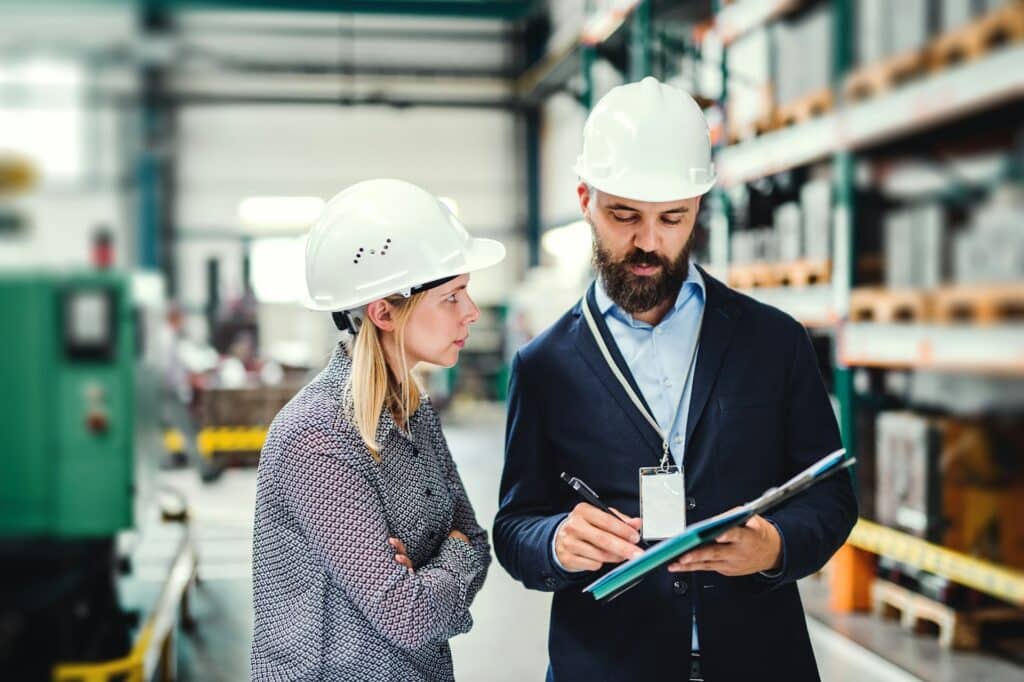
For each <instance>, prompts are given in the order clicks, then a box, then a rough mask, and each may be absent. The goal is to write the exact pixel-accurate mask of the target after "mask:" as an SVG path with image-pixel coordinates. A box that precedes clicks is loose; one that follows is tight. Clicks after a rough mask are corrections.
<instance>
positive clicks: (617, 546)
mask: <svg viewBox="0 0 1024 682" xmlns="http://www.w3.org/2000/svg"><path fill="white" fill-rule="evenodd" d="M623 525H624V524H623ZM627 528H628V526H627ZM575 531H576V537H577V538H578V539H580V540H583V541H584V542H586V543H588V544H591V545H593V546H595V547H597V548H599V549H602V550H604V551H605V552H609V553H611V554H613V555H614V556H615V561H622V560H623V559H632V558H633V557H634V556H638V555H640V554H642V553H643V550H641V549H640V548H639V547H637V546H636V545H634V544H632V543H629V542H626V541H625V540H623V539H622V538H620V537H619V536H617V535H614V534H612V533H609V532H607V531H604V530H602V529H601V528H599V527H595V526H588V525H586V524H581V525H580V526H579V527H578V528H576V529H575ZM630 532H631V533H634V534H635V531H633V530H632V529H630ZM638 539H639V538H638Z"/></svg>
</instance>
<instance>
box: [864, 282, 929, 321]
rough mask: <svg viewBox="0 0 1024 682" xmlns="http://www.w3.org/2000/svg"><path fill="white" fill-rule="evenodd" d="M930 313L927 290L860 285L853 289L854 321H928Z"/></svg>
mask: <svg viewBox="0 0 1024 682" xmlns="http://www.w3.org/2000/svg"><path fill="white" fill-rule="evenodd" d="M931 313H932V296H931V293H930V292H927V291H918V290H916V289H885V288H882V287H861V288H858V289H854V290H853V291H851V292H850V321H851V322H885V323H892V322H926V321H928V320H930V319H931Z"/></svg>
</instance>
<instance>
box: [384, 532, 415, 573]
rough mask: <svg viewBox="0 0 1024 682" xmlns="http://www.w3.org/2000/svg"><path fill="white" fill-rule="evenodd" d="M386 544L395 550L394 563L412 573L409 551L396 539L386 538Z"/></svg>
mask: <svg viewBox="0 0 1024 682" xmlns="http://www.w3.org/2000/svg"><path fill="white" fill-rule="evenodd" d="M388 544H390V545H391V546H392V547H393V548H394V549H395V561H396V562H397V563H399V564H401V565H403V566H405V567H406V568H407V569H409V572H410V573H412V572H413V568H412V561H411V560H410V559H409V551H408V550H407V549H406V548H405V543H404V542H402V541H401V540H399V539H398V538H388Z"/></svg>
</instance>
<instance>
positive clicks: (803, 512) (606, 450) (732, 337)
mask: <svg viewBox="0 0 1024 682" xmlns="http://www.w3.org/2000/svg"><path fill="white" fill-rule="evenodd" d="M701 274H702V275H703V276H704V279H705V282H706V285H707V302H706V306H707V307H706V310H705V315H704V324H703V328H702V330H701V336H700V351H699V355H698V359H697V365H696V369H695V375H694V384H693V393H692V398H691V404H690V412H689V421H688V424H687V434H686V436H687V444H686V460H685V469H686V494H687V502H688V505H687V506H688V507H689V510H688V512H687V521H688V522H690V523H693V522H695V521H699V520H701V519H704V518H707V517H709V516H712V515H714V514H717V513H719V512H722V511H725V510H726V509H729V508H731V507H733V506H735V505H738V504H741V503H743V502H746V501H747V500H749V499H751V498H753V497H756V496H758V495H760V494H761V493H762V492H764V490H766V489H767V488H769V487H771V486H773V485H777V484H778V483H780V482H782V481H784V480H785V479H786V478H788V477H789V476H791V475H793V474H794V473H796V472H797V471H799V470H801V469H803V468H805V467H807V466H808V465H810V464H811V463H812V462H814V461H815V460H817V459H818V458H820V457H822V456H824V455H826V454H828V453H829V452H832V451H833V450H835V449H837V448H839V447H840V438H839V431H838V428H837V426H836V420H835V417H834V415H833V413H832V408H831V405H830V403H829V399H828V395H827V394H826V391H825V387H824V385H823V383H822V380H821V374H820V372H819V369H818V366H817V362H816V358H815V354H814V351H813V349H812V347H811V344H810V340H809V339H808V337H807V333H806V331H805V330H804V328H803V327H802V326H801V325H800V324H799V323H797V322H796V321H794V320H793V319H792V318H791V317H789V316H787V315H785V314H784V313H782V312H780V311H778V310H776V309H775V308H772V307H770V306H766V305H764V304H761V303H758V302H756V301H754V300H753V299H751V298H749V297H747V296H743V295H741V294H739V293H737V292H735V291H732V290H731V289H729V288H728V287H726V286H725V285H723V284H722V283H721V282H718V281H717V280H715V279H714V278H712V277H710V276H709V275H707V273H705V272H703V271H702V273H701ZM598 323H599V324H603V320H601V319H600V318H599V319H598ZM602 333H603V334H604V335H605V338H606V341H607V342H608V345H609V347H610V348H611V350H612V353H613V355H615V359H616V362H617V363H618V364H619V366H620V367H621V368H624V369H625V372H624V373H625V374H626V375H627V377H629V378H630V379H631V375H630V374H629V373H628V368H626V366H625V363H624V362H623V360H622V357H621V355H620V354H618V350H617V348H616V347H615V345H614V342H613V341H612V338H611V335H610V334H609V333H608V330H607V328H606V327H602ZM634 385H635V384H634ZM637 393H639V391H637ZM660 454H661V443H660V441H659V439H658V436H657V434H656V433H655V432H654V431H653V429H652V428H651V427H650V425H649V424H648V423H647V422H646V421H645V420H644V418H643V417H642V416H641V415H640V413H639V412H638V411H637V409H636V408H635V407H634V406H633V404H632V403H631V402H630V400H629V398H628V397H627V395H626V393H625V391H624V390H623V389H622V387H621V386H620V385H619V383H618V382H617V381H616V379H615V377H614V375H613V374H612V372H611V371H610V370H609V368H608V366H607V365H606V364H605V361H604V359H603V357H602V356H601V353H600V351H599V350H598V347H597V344H596V343H595V342H594V339H593V337H592V336H591V334H590V330H589V329H588V327H587V324H586V320H584V319H583V317H582V314H581V311H580V307H579V304H577V305H576V306H575V307H574V308H573V309H572V310H570V311H569V312H568V313H566V314H565V315H564V316H563V317H562V318H561V319H560V320H558V321H557V322H556V323H555V324H554V325H552V326H551V327H550V328H549V329H547V330H546V331H545V332H544V333H543V334H541V335H540V336H538V337H537V338H535V339H534V340H533V341H531V342H530V343H529V344H527V345H526V346H524V347H523V348H522V349H521V350H520V351H519V353H518V354H517V356H516V359H515V361H514V363H513V368H512V382H511V389H510V396H509V413H508V428H507V433H506V449H505V468H504V472H503V474H502V479H501V500H500V508H499V510H498V515H497V517H496V519H495V521H494V547H495V551H496V554H497V557H498V560H499V561H500V562H501V564H502V566H504V567H505V570H507V571H508V572H509V573H510V574H511V575H512V576H513V577H514V578H515V579H517V580H519V581H521V582H522V583H523V584H524V585H525V586H526V587H528V588H531V589H537V590H546V591H553V592H554V593H555V594H554V599H553V601H552V607H551V622H550V630H549V636H548V653H549V657H550V667H549V670H548V679H549V680H557V682H564V681H567V680H569V681H572V680H581V681H585V682H596V681H598V680H630V681H639V680H658V681H659V682H660V681H661V680H665V679H686V677H685V675H686V671H687V670H688V658H689V649H690V629H691V620H690V619H691V613H692V609H694V608H695V609H696V616H697V626H698V632H699V635H700V644H701V657H702V661H703V663H702V665H703V671H704V674H705V676H706V677H707V679H709V680H714V681H715V682H722V681H725V680H753V679H787V680H816V679H818V672H817V666H816V664H815V661H814V654H813V652H812V651H811V646H810V640H809V637H808V634H807V626H806V623H805V620H804V613H803V607H802V605H801V603H800V596H799V594H798V592H797V587H796V581H797V580H798V579H799V578H802V577H804V576H806V575H808V574H810V573H813V572H815V571H817V570H818V569H820V568H821V567H822V566H823V565H824V564H825V562H826V561H827V560H828V559H829V557H831V556H832V554H833V553H834V552H835V551H836V550H837V549H838V548H839V547H840V546H841V545H842V543H843V542H844V541H845V539H846V537H847V535H848V534H849V532H850V530H851V528H852V527H853V524H854V522H855V521H856V518H857V504H856V500H855V498H854V492H853V487H852V485H851V481H850V477H849V476H846V475H840V476H834V477H832V478H831V479H828V480H827V481H825V482H823V483H822V484H820V485H817V486H815V487H813V488H811V489H810V490H808V491H806V492H804V493H803V494H801V495H799V496H797V497H796V498H793V499H792V500H790V501H789V502H787V503H786V504H785V505H783V506H781V507H779V508H777V509H776V510H774V511H773V512H772V513H770V514H768V515H767V518H768V519H769V520H771V521H772V522H774V523H775V524H776V526H777V527H778V528H779V530H780V532H781V535H782V538H783V546H784V550H783V551H784V562H783V571H782V574H781V576H779V577H778V578H774V579H768V578H765V577H763V576H761V575H756V574H755V575H751V576H742V577H734V578H730V577H725V576H722V575H720V574H718V573H712V572H697V573H683V574H670V573H669V572H668V571H667V570H666V569H659V570H657V571H655V573H654V574H652V575H650V576H648V577H647V578H646V579H645V580H644V581H642V582H641V583H640V584H639V585H637V586H636V587H634V588H632V589H631V590H629V591H628V592H626V593H625V594H623V595H622V596H620V597H618V598H617V599H615V600H613V601H611V602H608V603H598V602H595V601H594V599H593V597H591V596H590V595H589V594H583V593H582V592H581V591H580V590H581V588H582V587H584V586H585V585H587V584H588V583H589V582H591V581H592V580H594V578H595V577H596V576H597V575H598V574H599V573H598V572H583V573H573V574H570V573H567V572H565V571H562V570H560V569H559V568H558V566H557V565H556V564H555V563H554V561H553V557H552V555H551V540H552V537H553V534H554V532H555V529H556V527H557V526H558V524H559V523H560V522H561V521H562V519H563V518H565V516H566V515H567V514H568V512H569V511H570V510H571V509H572V507H573V506H575V505H576V504H577V503H578V502H579V499H578V498H577V497H575V496H574V494H573V493H572V491H570V490H569V488H568V487H567V486H566V485H565V483H563V482H562V481H561V480H559V474H560V473H561V472H562V471H566V472H569V473H570V474H571V475H573V476H579V477H580V478H582V479H583V480H585V481H586V482H587V483H589V484H590V486H591V487H592V488H594V489H595V490H596V491H597V493H598V494H599V495H600V496H601V498H602V499H603V500H605V501H606V502H608V503H609V504H611V505H612V506H614V507H617V508H618V509H621V510H622V511H624V512H626V513H628V514H630V515H632V516H638V515H639V511H640V509H639V498H638V487H639V484H638V475H637V469H638V468H639V467H642V466H653V465H656V464H657V463H658V460H659V458H660ZM609 568H610V567H607V566H606V567H605V569H603V570H608V569H609Z"/></svg>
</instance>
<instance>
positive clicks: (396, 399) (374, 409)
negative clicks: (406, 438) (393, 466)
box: [345, 292, 426, 463]
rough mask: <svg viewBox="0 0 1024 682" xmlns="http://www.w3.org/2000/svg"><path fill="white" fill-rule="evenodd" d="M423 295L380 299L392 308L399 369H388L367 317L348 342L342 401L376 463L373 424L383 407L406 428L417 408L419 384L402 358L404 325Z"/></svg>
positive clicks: (378, 334)
mask: <svg viewBox="0 0 1024 682" xmlns="http://www.w3.org/2000/svg"><path fill="white" fill-rule="evenodd" d="M425 294H426V292H421V293H418V294H415V295H413V296H411V297H409V298H405V297H404V296H402V295H394V296H389V297H387V298H385V299H384V300H386V301H387V302H388V303H390V304H391V307H392V319H393V320H394V322H395V332H394V333H395V346H396V348H397V351H398V358H396V360H397V361H398V362H399V363H400V365H399V367H398V368H397V369H398V370H399V371H397V372H392V371H390V370H389V368H388V363H387V357H386V356H385V354H384V346H383V344H382V343H381V331H380V330H379V329H378V328H377V326H376V325H375V324H373V322H372V321H371V320H369V319H364V320H363V323H362V324H361V325H360V327H359V332H358V333H357V334H356V337H355V339H354V340H353V341H352V342H351V345H350V349H351V354H352V374H351V376H350V377H349V383H348V386H347V387H346V391H345V392H346V395H345V404H346V405H347V406H348V408H349V409H350V410H351V416H352V419H353V420H354V422H355V425H356V428H357V429H358V430H359V435H360V436H362V438H363V442H364V443H366V447H367V448H368V449H369V450H370V456H371V457H373V459H374V461H375V462H378V463H379V462H380V444H379V443H378V442H377V424H378V423H379V422H380V416H381V413H382V412H383V410H385V409H388V410H391V414H392V416H394V418H395V422H396V423H398V424H399V425H400V426H402V427H403V428H406V429H408V427H409V417H411V416H412V415H413V414H415V413H416V410H417V409H419V405H420V387H419V384H418V383H417V382H416V379H415V378H414V377H413V376H412V373H411V371H410V368H409V367H408V366H407V363H406V359H405V326H406V323H407V322H408V321H409V316H410V315H411V314H412V311H413V310H415V308H416V306H417V305H419V303H420V301H421V300H422V299H423V296H424V295H425ZM396 375H397V376H396Z"/></svg>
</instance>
